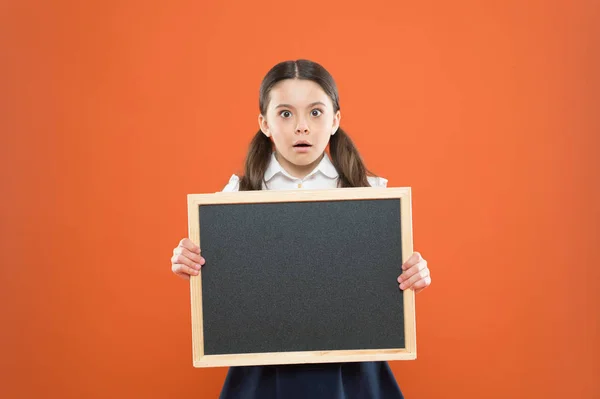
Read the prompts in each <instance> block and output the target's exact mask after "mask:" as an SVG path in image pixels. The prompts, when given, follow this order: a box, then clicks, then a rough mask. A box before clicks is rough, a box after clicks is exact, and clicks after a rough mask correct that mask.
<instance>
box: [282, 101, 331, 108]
mask: <svg viewBox="0 0 600 399" xmlns="http://www.w3.org/2000/svg"><path fill="white" fill-rule="evenodd" d="M315 105H322V106H324V107H327V105H325V103H322V102H321V101H315V102H314V103H310V104H308V106H309V107H313V106H315ZM277 108H294V106H293V105H291V104H279V105H278V106H276V107H275V109H277Z"/></svg>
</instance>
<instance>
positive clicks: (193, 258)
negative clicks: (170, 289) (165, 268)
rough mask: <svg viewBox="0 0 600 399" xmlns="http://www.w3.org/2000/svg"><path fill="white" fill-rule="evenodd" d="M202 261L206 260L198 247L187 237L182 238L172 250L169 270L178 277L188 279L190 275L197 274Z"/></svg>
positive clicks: (202, 263)
mask: <svg viewBox="0 0 600 399" xmlns="http://www.w3.org/2000/svg"><path fill="white" fill-rule="evenodd" d="M204 263H206V260H204V258H203V257H202V256H200V247H198V246H197V245H196V244H194V243H193V242H192V240H190V239H189V238H184V239H183V240H181V241H180V242H179V245H178V246H177V248H175V249H174V250H173V257H172V258H171V270H172V271H173V273H175V274H176V275H178V276H179V277H181V278H184V279H186V280H189V279H190V276H197V275H198V273H200V268H201V267H202V266H203V265H204Z"/></svg>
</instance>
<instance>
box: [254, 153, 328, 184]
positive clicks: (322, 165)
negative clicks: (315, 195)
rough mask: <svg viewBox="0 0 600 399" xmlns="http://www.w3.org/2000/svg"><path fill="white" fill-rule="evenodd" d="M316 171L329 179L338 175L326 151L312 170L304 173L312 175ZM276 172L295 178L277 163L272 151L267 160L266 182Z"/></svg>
mask: <svg viewBox="0 0 600 399" xmlns="http://www.w3.org/2000/svg"><path fill="white" fill-rule="evenodd" d="M317 172H321V173H323V174H324V175H325V176H327V177H329V178H331V179H335V178H336V177H338V176H339V174H338V172H337V170H336V169H335V166H333V163H331V160H330V159H329V156H328V155H327V153H325V154H324V155H323V159H321V162H319V164H318V165H317V167H316V168H314V169H313V171H312V172H310V173H309V174H308V175H306V177H309V176H312V175H314V174H315V173H317ZM277 173H281V174H283V175H285V176H287V177H289V178H290V179H295V178H294V177H292V176H290V174H289V173H287V172H286V171H285V169H283V167H282V166H281V164H280V163H279V161H277V158H276V157H275V152H273V153H272V154H271V161H270V162H269V166H268V167H267V170H266V172H265V181H266V182H268V181H269V180H271V179H272V178H273V176H275V175H276V174H277ZM306 177H305V179H306Z"/></svg>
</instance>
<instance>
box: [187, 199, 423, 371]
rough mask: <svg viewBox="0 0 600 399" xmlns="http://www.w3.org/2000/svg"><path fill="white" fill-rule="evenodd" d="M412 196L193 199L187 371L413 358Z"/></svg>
mask: <svg viewBox="0 0 600 399" xmlns="http://www.w3.org/2000/svg"><path fill="white" fill-rule="evenodd" d="M410 194H411V192H410V188H344V189H335V190H314V191H308V190H297V191H296V190H293V191H262V192H260V191H259V192H236V193H217V194H190V195H189V196H188V217H189V233H190V238H191V239H192V240H193V241H194V242H196V243H197V244H198V245H200V247H201V248H202V256H203V257H204V258H205V259H206V264H205V265H204V267H203V268H202V271H201V274H200V275H199V276H197V277H192V278H191V279H190V287H191V298H192V335H193V340H192V341H193V352H194V353H193V357H194V359H193V360H194V366H196V367H210V366H235V365H261V364H291V363H323V362H347V361H368V360H396V359H398V360H402V359H414V358H415V357H416V339H415V338H416V337H415V323H414V293H413V292H412V291H411V290H408V291H404V292H403V291H401V290H400V289H399V288H398V283H397V281H396V279H397V277H398V275H399V274H400V272H401V264H402V262H403V261H404V260H405V259H406V258H407V257H408V256H410V254H411V253H412V224H411V219H412V218H411V203H410V202H411V196H410Z"/></svg>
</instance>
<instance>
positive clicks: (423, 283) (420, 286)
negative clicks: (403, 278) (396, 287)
mask: <svg viewBox="0 0 600 399" xmlns="http://www.w3.org/2000/svg"><path fill="white" fill-rule="evenodd" d="M430 285H431V276H427V277H425V278H424V279H423V280H419V281H417V282H416V283H414V284H413V286H412V289H413V291H415V294H418V293H419V292H421V291H423V290H424V289H425V288H427V287H429V286H430Z"/></svg>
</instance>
